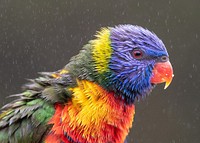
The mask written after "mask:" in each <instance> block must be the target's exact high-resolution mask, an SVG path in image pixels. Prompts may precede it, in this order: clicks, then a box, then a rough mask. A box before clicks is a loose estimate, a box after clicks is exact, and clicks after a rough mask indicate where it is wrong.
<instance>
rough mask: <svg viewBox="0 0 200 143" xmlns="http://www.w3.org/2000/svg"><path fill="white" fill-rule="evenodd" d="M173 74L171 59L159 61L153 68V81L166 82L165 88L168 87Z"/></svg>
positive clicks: (154, 82) (155, 82) (156, 82)
mask: <svg viewBox="0 0 200 143" xmlns="http://www.w3.org/2000/svg"><path fill="white" fill-rule="evenodd" d="M173 76H174V75H173V68H172V65H171V63H170V62H169V61H167V62H158V63H156V64H155V65H154V68H153V70H152V76H151V83H153V84H158V83H163V82H165V87H164V89H166V88H167V87H168V86H169V85H170V83H171V81H172V78H173Z"/></svg>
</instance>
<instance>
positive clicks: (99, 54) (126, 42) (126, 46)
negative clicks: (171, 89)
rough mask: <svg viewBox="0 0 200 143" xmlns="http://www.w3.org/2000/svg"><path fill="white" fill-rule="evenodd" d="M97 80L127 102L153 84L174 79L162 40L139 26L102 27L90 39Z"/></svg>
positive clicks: (148, 89) (147, 89)
mask: <svg viewBox="0 0 200 143" xmlns="http://www.w3.org/2000/svg"><path fill="white" fill-rule="evenodd" d="M92 44H93V47H94V48H93V51H92V55H93V60H94V62H95V68H96V71H97V73H98V82H99V84H101V85H102V86H104V87H105V88H106V89H107V90H110V91H113V92H115V93H116V95H119V96H120V97H121V98H122V99H124V100H125V101H126V102H127V103H133V102H134V100H135V99H140V98H141V97H144V96H146V95H148V94H149V93H150V92H151V91H152V89H153V88H154V87H155V85H156V84H159V83H163V82H165V89H166V88H167V87H168V86H169V84H170V83H171V81H172V78H173V69H172V66H171V64H170V62H169V55H168V53H167V50H166V48H165V45H164V44H163V42H162V41H161V40H160V39H159V38H158V37H157V36H156V35H155V34H154V33H152V32H150V31H149V30H147V29H144V28H142V27H140V26H133V25H119V26H116V27H113V28H104V29H102V30H101V31H100V32H99V33H98V34H97V39H95V40H93V41H92Z"/></svg>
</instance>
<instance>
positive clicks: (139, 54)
mask: <svg viewBox="0 0 200 143" xmlns="http://www.w3.org/2000/svg"><path fill="white" fill-rule="evenodd" d="M132 55H133V58H135V59H138V60H139V59H142V58H143V52H142V51H141V50H139V49H135V50H133V52H132Z"/></svg>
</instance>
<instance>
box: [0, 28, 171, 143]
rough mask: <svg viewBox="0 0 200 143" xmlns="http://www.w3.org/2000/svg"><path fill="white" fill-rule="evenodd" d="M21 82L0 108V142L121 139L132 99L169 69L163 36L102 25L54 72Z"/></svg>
mask: <svg viewBox="0 0 200 143" xmlns="http://www.w3.org/2000/svg"><path fill="white" fill-rule="evenodd" d="M40 75H41V76H40V77H39V78H36V79H31V80H30V81H29V83H28V84H25V85H24V86H23V92H22V93H20V94H16V95H13V96H17V97H18V98H17V99H16V100H15V101H13V102H11V103H9V104H7V105H5V106H4V107H3V111H2V113H1V114H0V142H1V143H40V142H43V143H123V142H124V141H125V139H126V136H127V135H128V132H129V129H130V128H131V126H132V122H133V118H134V114H135V106H134V101H135V100H137V99H139V98H141V97H144V96H146V95H147V94H149V93H150V92H151V91H152V89H153V88H154V87H155V85H156V84H158V83H163V82H165V83H166V85H165V88H167V87H168V86H169V84H170V82H171V81H172V77H173V69H172V66H171V64H170V62H169V55H168V53H167V50H166V48H165V46H164V44H163V42H162V41H161V40H160V39H159V38H158V37H157V36H156V35H155V34H154V33H152V32H150V31H149V30H147V29H144V28H142V27H140V26H133V25H119V26H116V27H109V28H102V29H101V30H100V31H99V32H98V33H97V35H96V38H95V39H94V40H91V41H89V43H88V44H86V45H85V46H84V47H83V49H82V50H81V51H80V53H79V54H78V55H76V56H74V57H72V58H71V60H70V62H69V63H68V64H67V65H66V66H65V67H64V68H62V69H61V70H58V71H56V72H42V73H40Z"/></svg>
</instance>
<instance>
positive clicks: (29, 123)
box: [0, 71, 74, 143]
mask: <svg viewBox="0 0 200 143" xmlns="http://www.w3.org/2000/svg"><path fill="white" fill-rule="evenodd" d="M59 72H60V71H57V72H55V73H49V72H46V73H40V74H41V75H42V77H39V78H37V79H34V80H30V82H29V83H28V84H26V85H24V87H23V90H24V92H22V93H20V94H16V95H11V96H12V97H18V99H16V100H15V101H13V102H11V103H9V104H7V105H5V106H4V107H3V108H2V109H3V111H2V113H1V114H0V143H39V142H42V141H43V137H44V136H45V134H46V133H48V131H49V129H50V125H48V124H47V123H48V121H49V119H50V118H51V117H52V116H53V114H54V104H55V103H65V102H67V101H68V100H69V99H70V98H71V97H70V95H71V94H70V92H69V91H68V88H69V87H70V86H73V85H74V82H73V79H72V76H70V74H62V75H60V77H59V78H54V77H53V76H52V75H53V74H59Z"/></svg>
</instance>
